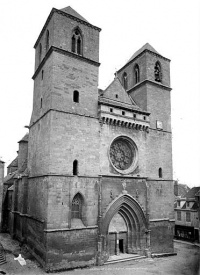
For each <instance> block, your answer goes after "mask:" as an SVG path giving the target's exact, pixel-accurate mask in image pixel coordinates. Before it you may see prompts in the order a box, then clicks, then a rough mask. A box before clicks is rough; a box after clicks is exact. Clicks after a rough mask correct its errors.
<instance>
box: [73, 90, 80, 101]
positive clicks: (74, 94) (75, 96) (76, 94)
mask: <svg viewBox="0 0 200 275" xmlns="http://www.w3.org/2000/svg"><path fill="white" fill-rule="evenodd" d="M73 101H74V102H76V103H79V92H78V91H74V93H73Z"/></svg>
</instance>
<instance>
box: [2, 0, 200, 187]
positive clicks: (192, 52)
mask: <svg viewBox="0 0 200 275" xmlns="http://www.w3.org/2000/svg"><path fill="white" fill-rule="evenodd" d="M67 6H71V7H72V8H73V9H75V10H76V11H77V12H78V13H79V14H81V15H82V16H83V17H84V18H86V19H87V21H89V22H90V23H91V24H93V25H95V26H98V27H100V28H101V29H102V31H101V33H100V63H101V66H100V70H99V73H100V75H99V88H102V89H104V88H106V87H107V86H108V85H109V84H110V82H111V81H112V80H113V78H114V72H115V71H116V70H118V69H119V68H121V67H122V66H123V65H124V64H125V63H126V62H127V61H128V59H129V58H130V57H131V56H132V55H133V53H134V52H136V51H137V50H138V49H139V48H141V47H142V46H143V45H144V44H146V43H147V42H148V43H149V44H150V45H151V46H153V47H154V48H155V50H156V51H157V52H159V53H160V54H161V55H163V56H165V57H167V58H169V59H170V60H171V65H170V66H171V87H172V92H171V97H172V136H173V140H172V141H173V170H174V176H173V178H174V180H177V179H178V181H179V183H183V184H187V185H188V186H189V187H193V186H200V130H199V126H200V62H199V61H200V1H199V0H191V1H188V0H140V1H138V0H124V1H121V0H65V1H64V0H29V1H27V0H17V1H16V0H1V2H0V10H1V16H0V37H1V39H0V40H1V43H0V55H1V57H0V60H1V61H0V63H1V66H0V76H1V77H0V82H1V84H0V87H1V88H0V159H2V160H3V161H5V167H7V165H8V164H9V163H10V162H11V161H12V160H13V159H14V158H15V157H16V156H17V153H16V151H17V150H18V143H17V142H18V141H19V140H20V139H21V138H22V137H23V136H24V135H25V134H26V132H27V129H26V128H25V127H24V126H26V125H29V122H30V117H31V111H32V100H33V80H32V76H33V72H34V60H35V51H34V48H33V46H34V44H35V42H36V40H37V38H38V35H39V33H40V31H41V29H42V27H43V25H44V23H45V21H46V19H47V17H48V15H49V13H50V11H51V9H52V8H53V7H54V8H57V9H62V8H64V7H67Z"/></svg>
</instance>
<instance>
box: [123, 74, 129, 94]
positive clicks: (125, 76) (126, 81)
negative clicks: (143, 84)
mask: <svg viewBox="0 0 200 275" xmlns="http://www.w3.org/2000/svg"><path fill="white" fill-rule="evenodd" d="M122 83H123V86H124V89H125V90H127V87H128V78H127V73H126V72H125V73H124V74H123V77H122Z"/></svg>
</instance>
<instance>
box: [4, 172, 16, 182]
mask: <svg viewBox="0 0 200 275" xmlns="http://www.w3.org/2000/svg"><path fill="white" fill-rule="evenodd" d="M16 173H17V171H15V172H13V173H11V174H8V175H7V176H5V178H4V179H3V183H9V182H12V181H13V180H14V178H15V175H16Z"/></svg>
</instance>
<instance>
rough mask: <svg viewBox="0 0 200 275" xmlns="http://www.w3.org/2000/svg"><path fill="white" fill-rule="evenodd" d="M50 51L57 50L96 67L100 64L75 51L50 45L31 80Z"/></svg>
mask: <svg viewBox="0 0 200 275" xmlns="http://www.w3.org/2000/svg"><path fill="white" fill-rule="evenodd" d="M52 52H57V53H60V54H63V55H68V56H70V57H73V58H76V59H79V60H81V61H85V62H87V63H89V64H91V65H94V66H97V67H99V66H100V63H99V62H96V61H93V60H91V59H89V58H86V57H84V56H82V55H78V54H75V53H72V52H69V51H66V50H63V49H60V48H57V47H54V46H51V47H50V49H49V50H48V52H47V53H46V55H45V57H44V58H43V60H42V61H41V63H40V65H39V66H38V68H37V69H36V71H35V73H34V75H33V76H32V79H33V80H34V79H35V78H36V76H37V75H38V73H39V72H40V70H41V68H42V67H43V65H44V64H45V62H46V60H47V59H48V58H49V56H50V55H51V53H52Z"/></svg>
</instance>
